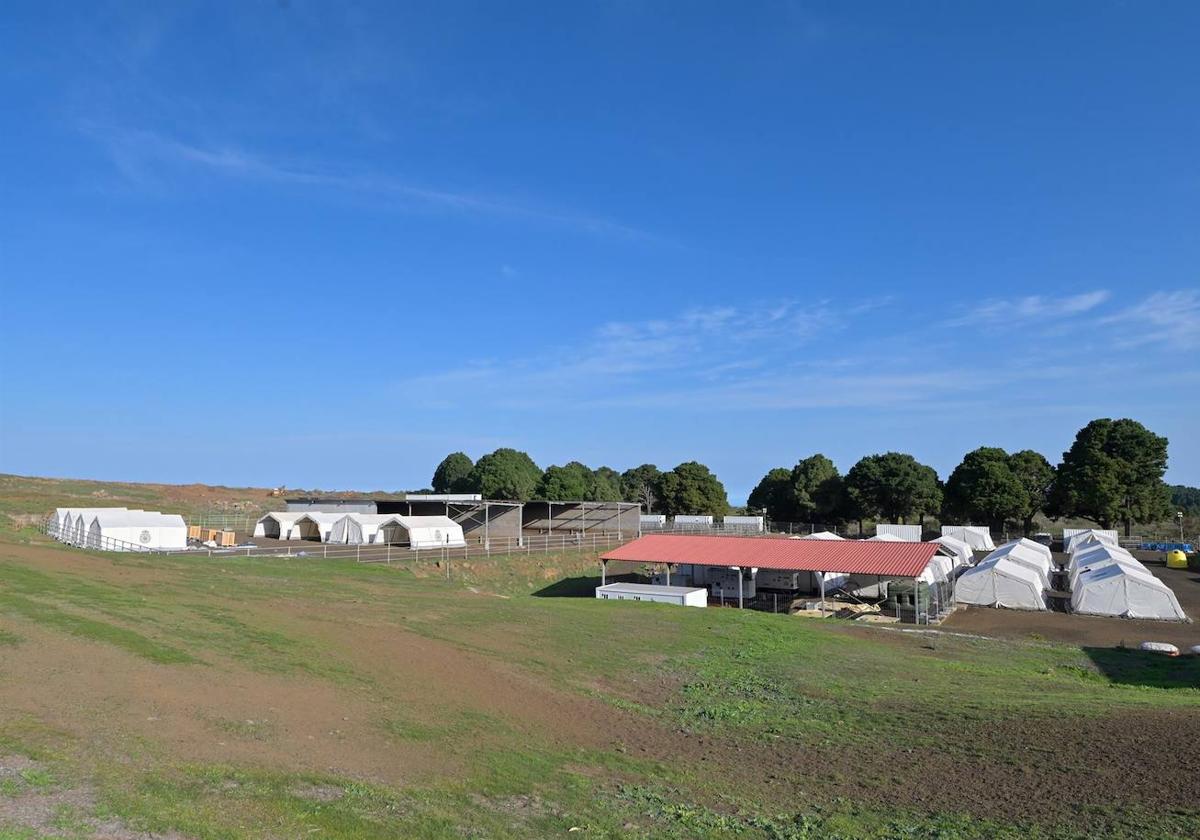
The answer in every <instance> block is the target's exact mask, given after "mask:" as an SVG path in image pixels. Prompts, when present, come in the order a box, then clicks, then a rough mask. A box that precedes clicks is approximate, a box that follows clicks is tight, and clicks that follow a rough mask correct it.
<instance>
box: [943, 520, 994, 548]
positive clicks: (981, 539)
mask: <svg viewBox="0 0 1200 840" xmlns="http://www.w3.org/2000/svg"><path fill="white" fill-rule="evenodd" d="M942 536H943V537H954V538H955V539H956V540H962V541H963V542H965V543H966V544H967V545H969V546H971V548H972V549H974V550H975V551H995V549H996V544H995V543H994V542H992V532H991V531H989V530H988V529H987V527H986V526H983V525H943V526H942Z"/></svg>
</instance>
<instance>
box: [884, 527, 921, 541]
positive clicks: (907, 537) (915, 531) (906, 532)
mask: <svg viewBox="0 0 1200 840" xmlns="http://www.w3.org/2000/svg"><path fill="white" fill-rule="evenodd" d="M885 535H886V536H893V537H898V538H899V539H900V541H901V542H920V541H921V526H920V525H897V524H895V523H892V522H880V523H878V524H877V525H876V526H875V536H877V537H882V536H885Z"/></svg>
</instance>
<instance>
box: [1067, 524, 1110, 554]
mask: <svg viewBox="0 0 1200 840" xmlns="http://www.w3.org/2000/svg"><path fill="white" fill-rule="evenodd" d="M1095 541H1099V542H1102V543H1107V544H1108V545H1119V544H1120V540H1118V539H1117V532H1116V531H1104V530H1100V529H1098V528H1064V529H1063V551H1066V552H1067V553H1068V554H1069V553H1070V552H1072V551H1074V550H1075V546H1076V545H1083V544H1084V543H1086V542H1095Z"/></svg>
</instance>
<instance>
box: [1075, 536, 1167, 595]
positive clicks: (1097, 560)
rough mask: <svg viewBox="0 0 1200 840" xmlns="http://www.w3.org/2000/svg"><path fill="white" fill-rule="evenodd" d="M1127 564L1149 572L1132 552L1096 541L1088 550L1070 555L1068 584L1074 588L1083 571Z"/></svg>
mask: <svg viewBox="0 0 1200 840" xmlns="http://www.w3.org/2000/svg"><path fill="white" fill-rule="evenodd" d="M1114 564H1116V565H1120V566H1129V567H1132V568H1134V569H1137V570H1140V571H1142V572H1145V573H1146V574H1149V573H1150V572H1149V571H1148V570H1147V569H1146V567H1145V566H1143V565H1142V564H1141V563H1139V562H1138V561H1137V559H1135V558H1134V556H1133V555H1132V554H1130V553H1129V552H1128V551H1126V550H1125V549H1123V548H1119V547H1117V546H1112V545H1104V544H1103V543H1097V544H1096V545H1095V546H1094V547H1093V548H1092V550H1090V551H1078V552H1076V553H1075V554H1072V555H1071V562H1070V563H1069V564H1068V565H1067V570H1068V572H1069V573H1070V581H1071V582H1070V586H1071V588H1072V589H1074V588H1075V581H1077V580H1078V579H1079V576H1080V575H1081V574H1083V573H1084V572H1085V571H1089V570H1091V569H1098V568H1101V567H1103V566H1112V565H1114Z"/></svg>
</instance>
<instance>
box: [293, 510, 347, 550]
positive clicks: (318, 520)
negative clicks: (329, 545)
mask: <svg viewBox="0 0 1200 840" xmlns="http://www.w3.org/2000/svg"><path fill="white" fill-rule="evenodd" d="M343 516H345V514H344V513H327V512H325V511H320V510H310V511H305V512H304V513H302V514H300V515H299V516H297V517H296V519H295V521H293V522H292V537H291V538H292V539H294V540H313V541H315V542H328V541H329V532H330V531H332V530H333V525H334V523H335V522H337V521H338V520H339V519H341V518H342V517H343Z"/></svg>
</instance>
